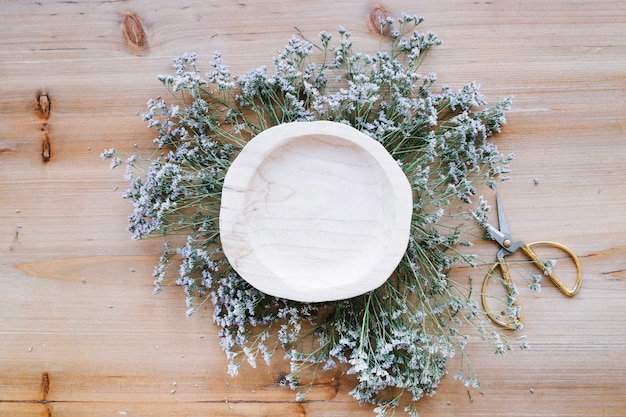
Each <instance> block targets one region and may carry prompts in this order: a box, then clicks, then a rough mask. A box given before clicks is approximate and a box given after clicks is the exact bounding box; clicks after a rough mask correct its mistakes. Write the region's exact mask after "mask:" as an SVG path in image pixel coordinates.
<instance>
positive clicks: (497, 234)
mask: <svg viewBox="0 0 626 417" xmlns="http://www.w3.org/2000/svg"><path fill="white" fill-rule="evenodd" d="M485 229H486V230H487V233H488V234H489V236H490V237H491V238H492V239H493V240H495V241H496V242H498V244H499V245H500V246H503V245H504V241H505V240H506V239H508V236H507V235H505V234H504V233H502V232H501V231H499V230H498V229H496V228H495V227H493V226H492V225H490V224H489V223H487V224H486V225H485Z"/></svg>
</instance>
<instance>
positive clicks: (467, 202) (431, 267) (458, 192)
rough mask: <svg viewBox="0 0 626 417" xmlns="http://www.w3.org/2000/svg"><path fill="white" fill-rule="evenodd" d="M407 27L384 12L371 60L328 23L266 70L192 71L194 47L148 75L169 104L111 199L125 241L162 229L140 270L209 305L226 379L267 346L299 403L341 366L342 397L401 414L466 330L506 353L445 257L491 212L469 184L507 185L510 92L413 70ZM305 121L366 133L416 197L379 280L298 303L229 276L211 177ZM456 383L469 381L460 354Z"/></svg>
mask: <svg viewBox="0 0 626 417" xmlns="http://www.w3.org/2000/svg"><path fill="white" fill-rule="evenodd" d="M420 22H422V18H420V17H415V16H409V15H406V14H403V15H402V16H401V17H400V18H399V19H398V20H394V19H390V18H388V19H384V20H382V21H381V26H382V28H383V29H384V30H383V31H381V33H383V32H384V33H385V34H388V36H383V37H381V43H380V48H379V50H378V51H375V52H374V53H373V54H365V53H361V52H357V51H356V50H355V48H354V46H353V42H352V38H351V34H350V32H348V31H347V30H346V29H345V28H343V27H339V28H338V29H337V32H338V38H337V39H336V40H335V39H334V37H333V36H331V34H330V33H328V32H321V33H320V34H319V40H318V41H316V42H312V41H309V40H307V39H306V38H305V37H304V36H303V34H302V33H298V35H297V36H294V37H292V38H291V39H290V40H289V42H288V44H287V45H286V46H285V48H284V50H282V51H281V52H280V53H279V54H278V55H277V56H276V57H275V58H273V62H272V63H273V67H272V68H271V69H270V68H267V67H265V66H262V67H259V68H255V69H253V70H251V71H249V72H247V73H245V74H243V75H240V76H236V77H235V76H233V75H231V72H230V70H229V67H228V66H227V65H226V64H225V63H224V61H223V59H222V57H221V55H220V53H218V52H216V53H215V54H214V56H213V59H212V61H211V62H210V69H209V71H208V72H206V73H205V74H202V73H201V71H200V70H199V69H198V67H197V59H198V58H197V56H196V55H195V54H186V55H183V56H181V57H179V58H176V59H175V60H174V70H175V73H174V75H164V76H159V79H160V81H161V82H162V83H163V84H164V86H165V87H166V89H167V90H168V91H169V93H170V94H171V101H167V100H163V99H158V100H149V101H148V110H147V112H146V113H145V114H144V115H143V118H144V120H145V121H147V122H148V127H149V128H151V129H154V130H156V132H157V137H156V138H155V139H154V147H155V150H154V152H153V154H152V155H150V156H148V157H139V156H137V155H132V156H130V157H128V158H127V159H126V161H125V162H126V166H127V170H126V179H127V180H129V181H130V187H129V189H128V190H127V191H126V193H125V194H124V197H125V198H127V199H129V200H130V201H131V202H132V203H133V206H134V211H133V213H132V214H131V215H130V216H129V226H128V228H129V230H130V232H131V233H132V237H133V238H134V239H141V238H146V237H151V236H166V237H169V240H168V241H167V242H166V243H165V248H164V251H163V253H162V255H161V257H160V259H159V262H158V264H157V265H156V267H155V270H154V276H155V291H156V292H159V291H161V290H162V288H164V287H165V286H167V285H170V284H172V283H175V284H177V285H179V286H180V287H182V289H183V290H184V291H185V293H186V295H187V304H188V311H187V312H188V314H192V313H193V312H194V311H196V309H197V308H198V307H199V306H201V305H203V304H204V303H206V302H211V303H212V305H213V319H214V321H215V323H216V324H217V326H219V335H220V337H221V345H222V348H223V350H224V351H225V352H226V355H227V356H228V359H229V360H230V365H229V369H228V370H229V372H230V374H232V375H235V374H237V371H238V368H239V366H240V365H241V364H242V363H243V362H246V361H247V362H248V363H249V364H250V365H251V366H253V367H255V366H256V363H257V361H258V360H259V359H261V360H263V361H265V362H266V363H268V364H269V363H270V362H271V361H272V357H273V356H274V355H275V354H276V352H281V354H282V355H284V356H285V357H286V358H288V359H289V361H290V363H291V369H290V372H289V374H288V375H287V376H286V378H285V384H286V385H288V386H290V387H291V388H293V389H294V390H296V391H297V394H296V399H297V400H298V401H303V400H305V398H306V394H307V392H308V390H310V387H311V384H310V383H307V380H308V381H309V382H310V381H311V379H310V377H311V375H314V374H315V373H316V372H323V371H324V370H328V369H332V368H335V367H337V366H341V367H343V369H345V372H346V373H347V374H354V375H355V376H356V384H355V386H354V388H353V389H352V390H351V391H350V395H351V396H353V397H354V398H355V399H356V400H358V401H359V402H360V403H371V404H374V405H375V407H376V408H375V411H376V412H377V413H378V414H379V415H388V414H390V413H392V412H393V411H395V409H396V407H397V406H398V405H400V404H407V405H406V406H405V411H407V412H408V413H409V414H411V415H417V406H416V401H417V400H419V399H420V398H422V397H423V396H424V395H433V394H434V393H435V389H436V387H437V386H438V384H439V382H440V380H441V378H442V377H443V376H444V375H445V374H446V373H447V367H446V366H447V360H448V358H450V357H452V356H453V355H455V353H459V352H460V353H461V354H463V351H464V348H465V346H466V344H467V342H468V340H469V336H468V333H469V331H468V329H473V330H471V331H472V332H473V331H477V333H478V334H480V335H481V336H482V337H483V338H484V339H487V340H489V341H491V342H492V344H493V346H494V347H495V350H496V353H498V354H503V353H505V351H507V350H510V349H511V348H512V345H513V341H512V340H511V339H509V338H507V337H506V336H505V335H503V334H501V333H500V331H499V330H498V329H495V328H493V327H492V326H490V325H489V324H488V321H487V320H485V317H484V312H482V311H481V310H480V308H479V303H478V302H477V301H476V299H475V297H474V295H475V294H474V293H473V291H472V288H471V285H470V286H468V285H466V284H465V285H463V284H461V283H457V282H455V281H454V280H452V279H450V277H449V271H450V269H451V268H452V267H453V266H454V265H456V264H459V263H464V264H467V265H470V266H476V265H477V264H478V263H479V259H478V258H477V256H475V255H473V254H470V253H467V251H468V248H469V247H470V246H471V242H470V241H469V240H467V239H465V238H464V237H463V236H464V232H466V231H467V230H469V229H471V228H472V227H473V226H475V219H474V215H476V216H478V217H479V218H480V217H481V216H482V217H483V218H484V217H485V212H486V211H488V210H489V206H488V204H487V203H486V200H485V199H483V198H482V196H477V187H478V186H479V185H485V184H486V185H487V186H489V187H491V188H494V187H495V186H496V184H497V183H498V182H499V181H501V180H504V179H506V175H507V173H508V163H509V162H510V160H511V159H512V156H511V155H502V154H501V153H500V152H499V151H498V149H497V147H496V146H495V145H494V144H493V143H492V142H491V140H490V139H491V137H492V135H494V134H495V133H498V132H499V131H500V128H501V126H502V125H503V124H504V123H505V117H504V113H505V111H507V110H508V108H509V104H510V99H508V98H507V99H504V100H502V101H500V102H499V103H496V104H495V105H493V106H486V103H485V101H484V99H483V98H482V95H481V93H480V91H479V87H478V85H477V84H476V83H469V84H467V85H465V86H463V87H462V88H460V89H458V90H455V89H452V88H451V87H449V86H446V85H443V86H440V87H439V88H437V89H435V86H436V75H435V74H432V73H431V74H427V75H421V74H420V73H419V72H418V71H419V67H420V64H421V63H422V61H423V59H424V58H425V56H426V53H427V52H428V51H429V50H430V49H431V48H433V47H435V46H437V45H439V44H440V43H441V41H440V40H439V39H438V38H437V36H436V35H435V34H433V33H431V32H427V33H421V32H419V31H418V30H417V29H416V27H417V26H418V24H419V23H420ZM315 120H330V121H334V122H340V123H345V124H348V125H350V126H352V127H354V128H356V129H358V130H359V131H361V132H363V133H365V134H367V135H368V136H370V137H371V138H374V139H375V140H377V141H379V142H380V143H381V144H382V145H383V146H384V147H385V148H386V150H387V151H388V152H389V154H391V156H392V157H393V158H395V160H396V161H397V163H398V164H399V165H400V166H401V168H402V170H403V172H404V173H405V174H406V176H407V178H408V179H409V182H410V184H411V187H412V191H413V195H414V207H413V216H412V220H411V235H410V239H409V244H408V248H407V250H406V253H405V255H404V257H403V258H402V260H401V262H400V264H399V265H398V267H397V268H396V270H395V272H394V274H393V275H392V276H391V277H390V278H389V279H388V280H387V281H386V282H385V283H384V284H383V285H382V286H381V287H379V288H377V289H376V290H373V291H370V292H368V293H366V294H363V295H360V296H357V297H354V298H351V299H346V300H338V301H332V302H325V303H300V302H295V301H290V300H287V299H282V298H276V297H273V296H269V295H266V294H264V293H262V292H260V291H259V290H257V289H255V288H254V287H252V286H251V285H249V284H248V283H247V282H246V281H245V280H244V279H242V278H241V277H240V276H239V275H238V274H237V273H236V272H235V271H234V269H233V268H232V267H231V266H230V264H229V262H228V259H226V257H225V256H224V254H223V252H222V251H221V249H220V231H219V227H218V214H219V210H220V195H221V191H222V185H223V181H224V176H225V174H226V172H227V170H228V168H229V166H230V164H231V162H232V160H233V159H234V157H235V156H236V155H237V154H238V152H239V151H240V150H241V149H242V148H243V147H244V146H245V145H246V143H247V142H248V141H249V140H250V139H251V138H253V137H255V136H256V135H257V134H258V133H260V132H262V131H264V130H266V129H268V128H270V127H272V126H276V125H279V124H282V123H288V122H297V121H315ZM101 157H102V158H103V159H110V160H111V167H115V166H117V165H120V164H122V163H123V161H122V155H121V154H120V153H118V152H117V151H115V150H114V149H110V150H106V151H104V152H103V153H102V155H101ZM520 347H522V348H524V347H525V343H524V342H523V340H522V341H521V342H520ZM463 358H465V356H463ZM455 378H457V379H461V380H463V382H464V383H465V385H467V386H477V385H478V380H477V379H476V375H475V374H474V372H473V370H472V368H471V364H470V363H469V361H467V360H465V359H464V360H462V361H461V365H460V369H459V371H458V373H456V374H455Z"/></svg>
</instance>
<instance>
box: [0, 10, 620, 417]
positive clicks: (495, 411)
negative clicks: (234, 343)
mask: <svg viewBox="0 0 626 417" xmlns="http://www.w3.org/2000/svg"><path fill="white" fill-rule="evenodd" d="M5 3H6V4H3V12H2V14H1V15H0V38H1V39H2V42H1V43H2V47H1V48H0V79H1V80H2V86H1V87H0V88H1V90H2V94H0V288H1V290H0V415H7V416H29V417H30V416H55V415H59V416H84V415H90V416H121V415H128V416H153V415H176V416H178V415H181V416H182V415H190V416H192V415H215V416H222V415H223V416H227V415H240V416H259V415H272V416H282V415H285V416H287V415H289V416H293V415H302V416H304V415H310V416H342V415H345V416H347V415H371V414H372V408H371V407H368V406H363V407H360V406H359V405H358V404H357V403H356V402H355V401H353V400H352V399H351V398H350V397H349V395H348V392H349V390H350V386H351V385H350V384H351V383H353V382H354V381H353V380H352V379H350V377H348V376H346V375H342V374H341V372H339V371H337V372H335V373H331V374H327V375H321V376H319V379H318V381H317V383H316V385H315V387H314V389H313V392H312V395H311V397H310V401H308V402H304V403H297V402H295V401H294V394H293V392H290V391H289V390H288V389H287V388H285V387H284V386H282V385H281V384H280V381H281V378H282V375H284V373H285V372H286V370H287V368H286V364H285V363H284V362H281V361H278V362H276V363H275V364H273V365H272V366H271V367H266V366H261V365H259V369H257V370H252V369H249V368H248V367H245V366H243V367H242V368H241V375H239V376H238V377H236V378H231V377H229V376H228V375H227V372H226V359H225V357H224V354H223V353H222V351H221V349H220V346H219V340H218V338H217V336H216V333H217V328H216V327H215V326H214V325H213V324H212V322H211V313H210V311H209V310H207V311H202V312H200V313H199V314H197V315H195V316H193V317H191V318H186V317H185V305H184V296H183V294H182V291H180V289H178V288H175V287H173V288H168V289H167V290H166V291H164V292H163V293H161V294H160V295H158V296H153V295H152V288H151V285H152V277H151V272H152V268H153V266H154V264H155V262H156V261H157V259H158V256H159V254H160V250H161V246H162V241H161V240H159V239H153V240H147V241H140V242H135V241H131V240H130V238H129V234H128V233H127V232H126V231H125V227H126V216H127V215H128V213H129V212H130V210H131V207H130V204H129V203H128V202H127V201H125V200H123V199H122V198H121V194H122V192H123V190H124V189H125V187H126V183H125V181H124V180H123V178H122V176H123V172H122V171H119V170H113V171H111V170H109V169H108V167H107V164H106V163H103V162H100V161H99V158H98V155H99V153H100V152H101V151H102V150H103V149H105V148H110V147H116V148H118V149H119V150H122V151H127V152H135V151H136V152H143V153H148V152H150V149H151V141H152V138H153V136H154V133H153V132H151V131H148V130H147V129H146V128H145V127H144V122H143V121H142V120H141V118H140V117H139V115H140V114H141V112H142V111H144V108H145V102H146V101H147V100H148V99H149V98H151V97H157V96H159V95H163V94H164V90H163V89H162V87H161V86H160V84H159V82H158V81H157V80H156V75H157V74H162V73H167V72H168V71H170V68H171V67H170V59H171V58H172V57H174V56H176V55H180V54H182V53H184V52H187V51H195V52H197V53H198V54H199V56H200V57H201V62H203V64H205V65H207V66H208V61H209V60H210V59H211V55H212V53H213V51H214V50H216V49H218V50H221V51H222V53H223V55H224V59H225V60H227V62H229V63H230V64H231V69H232V70H233V72H234V73H239V72H241V71H245V70H247V69H250V68H253V67H255V66H260V65H268V64H270V63H271V62H270V58H271V56H272V55H273V54H276V52H277V51H278V50H279V49H280V48H281V47H282V46H283V45H284V44H285V42H286V41H287V39H288V38H289V37H290V36H291V35H292V34H293V33H294V29H293V28H294V27H295V26H297V27H298V28H299V29H300V30H302V31H303V32H304V33H307V34H310V36H311V37H312V38H313V37H315V36H316V34H317V32H319V31H320V30H328V31H332V30H333V29H334V28H335V27H336V26H337V25H344V26H346V27H347V28H348V29H349V30H351V31H352V33H353V39H354V41H355V44H357V45H361V48H362V49H367V48H371V49H372V50H374V48H376V46H377V44H378V39H377V37H376V36H375V35H374V34H372V33H371V31H370V29H369V27H368V19H369V15H368V13H369V12H370V9H371V7H372V4H373V3H371V2H357V1H349V2H330V1H327V0H321V1H317V2H301V1H296V0H286V1H281V2H271V1H266V0H259V1H255V2H235V1H222V2H217V3H216V2H186V3H179V4H176V3H173V2H168V1H152V2H137V1H130V2H108V1H86V2H59V1H41V2H30V3H29V2H17V1H14V2H5ZM382 4H383V6H384V7H385V8H387V9H388V10H389V12H390V13H392V14H394V15H398V14H399V13H400V12H402V11H406V12H408V13H416V14H421V15H423V16H425V17H426V21H425V23H424V27H423V29H425V30H426V29H430V30H433V31H435V32H436V33H437V34H438V35H439V36H440V37H441V38H442V39H443V40H444V43H443V45H441V46H440V47H439V48H437V49H435V50H434V51H433V52H432V53H431V55H430V57H429V58H428V59H427V61H426V62H425V64H424V68H423V70H424V73H427V72H430V71H436V72H437V73H438V75H439V80H440V82H441V83H447V84H450V85H452V86H454V87H459V86H460V85H462V84H463V83H465V82H469V81H472V80H476V81H478V82H479V83H481V85H482V89H483V92H484V94H485V96H486V98H487V99H488V101H490V102H494V101H496V100H498V99H500V98H503V97H505V96H508V95H513V96H514V103H513V110H512V112H511V113H510V114H509V115H508V124H507V126H506V127H505V129H504V130H503V132H502V134H501V135H500V136H499V137H498V138H497V139H496V141H497V144H498V146H499V147H500V149H501V150H502V151H503V152H514V153H515V154H516V159H515V161H514V162H513V164H512V170H513V171H512V174H511V180H510V181H508V182H506V183H504V184H503V185H502V186H501V187H500V193H501V195H502V197H503V199H504V201H505V204H506V209H507V214H508V217H509V223H510V224H511V227H512V229H513V232H514V233H515V234H516V235H517V236H519V237H520V238H522V239H528V240H529V241H533V240H542V239H552V240H556V241H559V242H562V243H565V244H567V246H569V247H570V248H572V249H573V250H574V252H576V253H577V254H578V255H579V256H580V258H581V262H582V267H583V271H584V281H583V287H582V289H581V291H580V293H579V294H578V295H577V296H576V297H575V298H573V299H568V298H566V297H564V296H562V295H561V294H560V293H558V291H557V290H556V289H554V288H553V287H550V286H549V285H548V284H546V285H545V286H544V290H543V291H542V292H541V293H540V294H536V293H533V292H531V291H530V290H527V289H521V294H520V302H521V304H522V307H523V308H524V314H525V318H526V328H525V330H524V331H523V334H524V335H526V337H527V339H528V342H529V343H530V345H531V349H530V350H529V351H525V352H515V353H512V354H511V355H508V356H507V357H504V358H499V357H495V356H494V355H492V352H491V348H490V347H489V346H488V345H486V343H485V342H482V341H480V340H472V343H471V344H470V347H469V348H468V349H469V351H468V355H469V356H470V358H471V359H472V364H473V366H474V368H475V369H476V371H477V373H478V375H479V377H480V380H481V384H482V385H481V387H480V388H478V389H474V390H471V391H469V394H468V391H467V390H466V389H465V387H463V385H462V384H459V383H458V382H457V381H454V380H453V379H452V378H451V377H446V378H444V381H443V382H442V385H441V387H440V390H439V393H438V394H437V395H436V396H435V397H433V398H427V399H424V400H422V401H421V402H420V404H419V407H420V411H421V414H422V415H425V416H445V415H464V416H502V415H511V416H580V415H603V416H621V415H623V410H624V408H625V407H626V360H625V359H624V357H625V355H626V322H625V321H624V320H623V318H624V315H625V313H626V307H624V302H623V300H624V296H625V295H626V272H625V271H626V245H625V244H624V241H623V236H624V235H625V234H626V210H625V209H624V207H625V205H626V181H624V178H625V169H624V166H626V140H625V138H624V135H625V133H624V132H625V131H626V87H625V86H626V84H625V82H624V81H625V76H624V74H626V42H625V40H626V38H625V37H624V33H625V31H626V5H625V4H624V2H621V1H618V0H602V1H589V0H588V1H582V0H581V1H566V0H555V1H551V2H545V1H540V0H534V1H524V2H490V1H474V2H461V1H455V0H445V1H440V2H421V3H420V4H417V3H415V2H413V1H408V0H393V1H392V0H390V1H387V2H384V3H382ZM129 16H131V17H132V18H130V20H129ZM135 17H136V20H135ZM139 25H141V26H142V28H140V27H139ZM139 29H142V30H143V35H144V38H143V40H142V41H141V42H140V41H139V39H140V37H139V36H140V35H138V33H140V32H138V31H139ZM42 95H46V96H47V97H48V99H49V103H50V111H49V114H48V113H42V112H41V110H40V109H38V106H37V103H38V102H39V97H40V96H42ZM46 136H47V141H48V143H49V154H50V155H49V160H48V162H44V161H43V155H42V152H43V144H44V142H45V141H46ZM535 180H538V182H537V181H535ZM475 249H476V251H477V252H478V254H479V255H480V256H481V257H483V258H484V259H492V258H493V256H494V251H495V249H494V246H493V245H492V244H490V242H477V245H476V247H475ZM516 269H517V272H516V274H517V275H516V276H517V277H518V279H520V280H522V281H523V279H524V277H526V278H527V275H524V274H527V273H528V268H527V267H525V266H522V265H520V266H518V265H516ZM477 273H480V271H470V270H466V269H462V268H459V269H458V270H456V271H455V272H454V274H455V276H456V277H458V279H464V278H466V277H467V275H469V274H472V275H474V274H477ZM520 287H521V286H520ZM455 361H456V362H455ZM458 361H460V358H455V360H454V361H453V362H452V364H451V365H450V373H451V374H454V373H455V372H456V368H455V367H456V366H458Z"/></svg>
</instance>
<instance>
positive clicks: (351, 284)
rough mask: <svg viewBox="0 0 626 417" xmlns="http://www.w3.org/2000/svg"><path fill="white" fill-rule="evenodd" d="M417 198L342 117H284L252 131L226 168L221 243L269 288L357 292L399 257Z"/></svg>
mask: <svg viewBox="0 0 626 417" xmlns="http://www.w3.org/2000/svg"><path fill="white" fill-rule="evenodd" d="M412 204H413V202H412V192H411V187H410V185H409V182H408V180H407V178H406V176H405V175H404V173H403V172H402V170H401V169H400V167H399V166H398V164H397V163H396V161H395V160H394V159H393V158H392V157H391V155H389V153H388V152H387V151H386V150H385V148H384V147H383V146H382V145H381V144H380V143H378V142H377V141H375V140H373V139H372V138H370V137H369V136H367V135H365V134H363V133H361V132H359V131H358V130H356V129H354V128H352V127H350V126H347V125H345V124H341V123H336V122H328V121H317V122H296V123H287V124H282V125H278V126H276V127H273V128H270V129H268V130H265V131H263V132H262V133H260V134H259V135H257V136H256V137H255V138H253V139H252V140H251V141H250V142H249V143H248V144H247V145H246V146H245V147H244V148H243V150H242V151H241V152H240V154H239V155H238V156H237V158H236V159H235V160H234V161H233V163H232V165H231V167H230V169H229V170H228V172H227V174H226V178H225V180H224V189H223V191H222V203H221V208H220V219H219V222H220V223H219V224H220V236H221V241H222V247H223V250H224V254H225V255H226V257H227V258H228V260H229V262H230V264H231V265H232V267H233V268H234V269H235V270H236V271H237V272H238V273H239V274H240V275H241V277H242V278H244V279H245V280H246V281H248V282H249V283H250V284H251V285H252V286H254V287H256V288H257V289H259V290H260V291H263V292H265V293H267V294H270V295H274V296H276V297H282V298H287V299H291V300H295V301H302V302H321V301H331V300H339V299H346V298H351V297H354V296H357V295H360V294H363V293H365V292H367V291H370V290H373V289H375V288H377V287H378V286H380V285H381V284H382V283H384V282H385V280H387V278H389V276H390V275H391V273H392V272H393V271H394V269H395V268H396V266H397V265H398V263H399V261H400V259H401V257H402V256H403V254H404V253H405V251H406V247H407V243H408V239H409V231H410V230H409V229H410V221H411V214H412Z"/></svg>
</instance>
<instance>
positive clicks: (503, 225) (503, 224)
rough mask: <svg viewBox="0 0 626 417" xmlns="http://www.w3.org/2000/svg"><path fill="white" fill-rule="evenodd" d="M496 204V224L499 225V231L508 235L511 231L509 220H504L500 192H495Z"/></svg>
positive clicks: (504, 215)
mask: <svg viewBox="0 0 626 417" xmlns="http://www.w3.org/2000/svg"><path fill="white" fill-rule="evenodd" d="M496 205H497V207H498V226H499V227H500V233H502V234H503V235H505V236H507V237H509V236H511V231H510V230H509V222H507V220H506V214H504V207H503V206H502V200H500V194H498V193H496Z"/></svg>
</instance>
